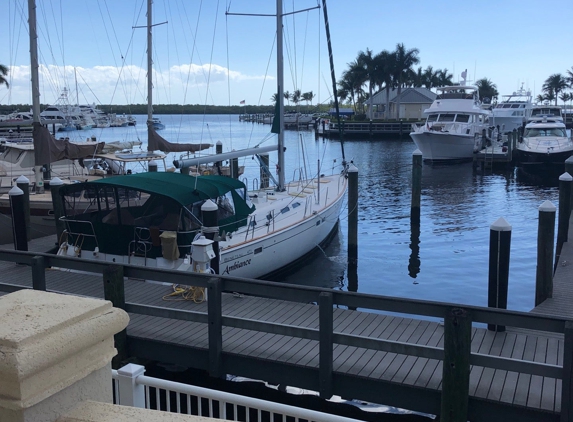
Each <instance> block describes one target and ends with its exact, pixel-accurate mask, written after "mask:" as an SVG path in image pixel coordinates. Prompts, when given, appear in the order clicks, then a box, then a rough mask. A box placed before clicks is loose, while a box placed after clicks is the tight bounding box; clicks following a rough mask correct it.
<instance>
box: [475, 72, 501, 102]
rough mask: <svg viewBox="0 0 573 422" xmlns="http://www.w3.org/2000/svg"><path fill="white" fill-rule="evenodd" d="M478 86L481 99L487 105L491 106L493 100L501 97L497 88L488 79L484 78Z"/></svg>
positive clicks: (478, 82)
mask: <svg viewBox="0 0 573 422" xmlns="http://www.w3.org/2000/svg"><path fill="white" fill-rule="evenodd" d="M476 86H477V87H478V93H479V97H480V98H481V99H482V100H483V102H484V103H485V104H491V102H492V100H493V99H494V98H497V96H498V95H499V92H497V86H496V85H495V84H494V83H493V82H492V81H490V80H489V79H488V78H482V79H480V80H478V81H476Z"/></svg>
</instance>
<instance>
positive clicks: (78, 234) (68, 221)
mask: <svg viewBox="0 0 573 422" xmlns="http://www.w3.org/2000/svg"><path fill="white" fill-rule="evenodd" d="M60 221H61V222H63V223H64V225H65V227H66V229H65V230H64V231H63V234H64V233H65V235H66V236H68V239H69V240H71V239H70V237H72V238H74V239H73V243H74V249H76V248H79V250H81V246H82V244H83V241H84V238H85V237H89V238H93V240H94V242H95V246H96V247H98V248H99V244H98V241H97V236H96V234H95V230H94V226H93V224H92V222H91V221H86V220H76V219H72V218H66V217H60ZM72 224H73V225H76V226H77V227H82V228H83V227H86V230H81V231H77V230H72ZM67 243H68V245H71V243H70V242H67Z"/></svg>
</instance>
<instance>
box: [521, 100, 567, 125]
mask: <svg viewBox="0 0 573 422" xmlns="http://www.w3.org/2000/svg"><path fill="white" fill-rule="evenodd" d="M543 119H550V120H555V121H560V122H563V110H562V108H561V107H559V106H556V105H549V104H536V105H534V106H533V107H532V109H531V115H530V116H529V118H528V119H527V121H528V122H533V121H540V120H543Z"/></svg>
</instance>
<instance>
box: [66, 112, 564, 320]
mask: <svg viewBox="0 0 573 422" xmlns="http://www.w3.org/2000/svg"><path fill="white" fill-rule="evenodd" d="M160 118H161V119H162V120H163V122H164V123H166V124H167V128H166V129H165V130H163V131H161V132H160V134H161V135H162V136H163V137H165V138H166V139H167V140H169V141H171V142H196V143H197V142H205V143H212V144H214V143H215V142H217V141H219V140H220V141H221V142H223V150H224V152H227V151H230V150H232V149H240V148H244V147H253V146H255V145H256V144H258V143H260V142H261V141H262V140H263V139H265V137H266V135H267V134H268V132H269V130H270V126H269V125H260V124H252V123H243V122H239V121H238V117H237V116H206V117H203V116H160ZM137 119H138V122H139V123H138V125H137V126H136V127H135V128H111V129H98V130H93V131H91V132H90V131H87V132H86V131H82V132H77V133H76V134H75V136H76V137H77V138H79V137H80V136H81V137H83V138H84V139H85V137H87V136H91V135H92V134H93V135H95V136H97V138H98V139H101V140H107V141H112V140H124V139H127V140H133V139H136V138H137V137H139V138H140V139H141V140H142V141H145V139H146V131H145V124H144V122H145V116H137ZM72 136H74V135H72ZM272 143H274V139H270V140H267V141H266V142H263V143H262V145H271V144H272ZM285 144H286V147H287V181H288V180H290V179H291V178H292V177H293V174H294V173H295V169H296V168H299V167H301V166H302V164H297V163H303V162H304V161H306V163H307V165H306V167H307V168H309V171H316V168H317V159H320V160H321V162H322V172H323V173H330V172H331V168H333V167H334V166H336V165H338V164H339V163H340V162H341V160H340V158H341V145H340V142H339V141H337V140H326V141H323V140H322V139H321V140H319V141H315V140H314V134H313V133H312V132H311V131H303V132H295V131H287V132H286V141H285ZM301 145H303V146H304V149H303V148H301ZM143 147H144V148H145V145H143ZM344 149H345V153H346V158H347V160H353V161H354V163H355V165H356V166H357V167H358V169H359V203H360V204H359V222H358V224H359V227H358V233H359V240H358V250H359V260H358V291H359V292H363V293H373V294H384V295H394V296H400V297H407V298H417V299H428V300H438V301H447V302H456V303H461V304H471V305H480V306H487V280H488V248H489V234H490V229H489V228H490V225H491V224H492V223H493V222H495V221H496V220H497V219H498V218H499V217H503V218H505V219H506V220H507V221H508V223H509V224H510V225H511V226H512V244H511V258H510V279H509V295H508V296H509V299H508V308H509V309H513V310H523V311H529V310H530V309H531V308H532V307H533V305H534V291H535V266H536V259H537V251H536V248H537V224H538V207H539V205H541V203H543V202H544V201H545V200H550V201H551V202H553V203H554V204H555V205H556V206H557V204H558V202H557V200H558V190H557V181H556V180H555V181H553V180H551V181H550V182H549V183H547V182H545V183H540V182H539V181H535V180H530V178H527V177H524V175H523V174H522V173H520V172H519V171H517V170H509V171H497V172H493V173H492V172H487V173H485V174H481V173H480V172H478V171H474V170H473V168H472V165H471V163H469V164H455V165H444V166H430V165H424V166H423V173H422V174H423V176H422V177H423V179H422V212H421V225H420V230H419V232H416V231H414V232H413V231H412V229H411V226H410V201H411V161H412V152H413V151H414V150H415V145H414V143H413V142H412V141H411V139H410V138H408V137H405V138H404V139H403V140H398V139H396V140H375V141H370V140H350V141H346V142H345V143H344ZM208 152H212V153H214V148H212V149H210V150H209V151H208ZM174 158H179V157H174V156H173V155H170V157H169V160H170V161H172V160H173V159H174ZM270 159H271V163H272V164H273V165H274V164H275V163H276V154H275V156H273V154H271V157H270ZM335 159H336V160H337V162H336V163H334V160H335ZM309 163H310V164H309ZM168 165H170V164H169V163H168ZM240 165H244V166H245V173H244V175H243V177H244V178H245V179H246V182H247V184H248V185H249V186H251V185H252V184H253V181H254V179H255V178H258V177H259V176H258V165H257V163H256V162H255V161H254V160H252V159H251V157H246V158H241V159H240ZM550 185H553V186H550ZM346 239H347V208H346V206H345V207H344V209H343V211H342V214H341V216H340V231H339V234H338V236H337V237H335V239H334V240H333V242H332V243H331V244H330V245H329V247H328V248H326V249H325V250H324V253H318V254H317V255H316V258H315V259H314V260H312V261H311V262H310V263H308V264H307V265H304V266H303V267H301V268H300V270H299V271H297V272H296V273H293V274H292V275H290V276H289V277H287V278H286V281H288V282H291V283H300V284H310V285H316V286H328V287H333V288H340V289H343V290H346V289H347V274H346V244H347V242H346Z"/></svg>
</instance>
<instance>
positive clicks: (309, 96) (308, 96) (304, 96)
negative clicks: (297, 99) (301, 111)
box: [302, 91, 315, 109]
mask: <svg viewBox="0 0 573 422" xmlns="http://www.w3.org/2000/svg"><path fill="white" fill-rule="evenodd" d="M314 97H315V95H314V94H313V92H312V91H308V92H305V93H303V94H302V100H303V101H306V108H307V109H308V102H309V101H310V105H311V106H312V99H313V98H314Z"/></svg>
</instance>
